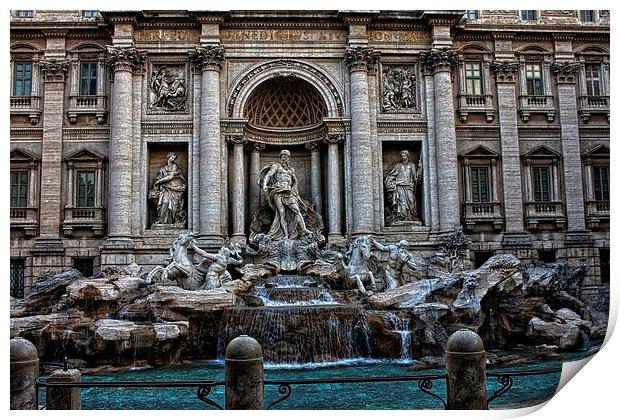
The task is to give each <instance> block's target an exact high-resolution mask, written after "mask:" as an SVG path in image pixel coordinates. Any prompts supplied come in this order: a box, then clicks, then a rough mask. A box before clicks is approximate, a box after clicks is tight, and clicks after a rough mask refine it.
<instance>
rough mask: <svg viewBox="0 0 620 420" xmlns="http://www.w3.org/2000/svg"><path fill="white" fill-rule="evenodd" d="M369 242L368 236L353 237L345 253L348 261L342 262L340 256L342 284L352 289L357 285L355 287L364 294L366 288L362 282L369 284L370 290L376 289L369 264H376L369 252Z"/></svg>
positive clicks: (342, 259)
mask: <svg viewBox="0 0 620 420" xmlns="http://www.w3.org/2000/svg"><path fill="white" fill-rule="evenodd" d="M370 250H371V242H370V238H368V236H360V237H359V238H355V239H354V240H353V242H352V243H351V245H349V250H348V251H347V253H346V257H347V259H348V260H349V263H348V264H347V263H345V262H344V258H342V256H341V258H340V260H341V261H342V266H343V267H344V271H345V279H344V284H345V286H346V287H347V288H348V289H353V288H354V287H355V286H357V289H358V290H359V291H360V292H361V293H363V294H366V288H365V287H364V283H366V284H368V285H369V286H370V289H371V290H376V289H377V286H376V284H375V276H374V274H373V270H372V269H371V268H372V267H371V265H376V261H374V257H373V256H372V255H371V253H370Z"/></svg>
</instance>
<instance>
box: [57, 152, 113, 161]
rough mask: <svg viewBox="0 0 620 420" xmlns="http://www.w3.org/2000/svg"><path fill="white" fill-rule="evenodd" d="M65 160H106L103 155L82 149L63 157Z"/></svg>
mask: <svg viewBox="0 0 620 420" xmlns="http://www.w3.org/2000/svg"><path fill="white" fill-rule="evenodd" d="M65 160H66V161H72V162H76V161H78V162H102V161H104V160H106V158H105V156H102V155H100V154H98V153H96V152H93V151H91V150H87V149H83V150H80V151H79V152H75V153H73V154H72V155H69V156H67V157H66V158H65Z"/></svg>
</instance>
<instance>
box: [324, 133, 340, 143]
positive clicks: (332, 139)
mask: <svg viewBox="0 0 620 420" xmlns="http://www.w3.org/2000/svg"><path fill="white" fill-rule="evenodd" d="M323 141H324V142H325V143H328V144H329V143H331V144H338V143H340V142H343V141H344V134H328V135H327V137H325V140H323Z"/></svg>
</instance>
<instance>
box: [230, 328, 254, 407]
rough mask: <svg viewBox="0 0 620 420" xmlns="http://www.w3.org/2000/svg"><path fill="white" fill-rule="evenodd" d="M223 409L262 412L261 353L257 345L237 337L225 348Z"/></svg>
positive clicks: (246, 337)
mask: <svg viewBox="0 0 620 420" xmlns="http://www.w3.org/2000/svg"><path fill="white" fill-rule="evenodd" d="M224 366H225V378H226V409H227V410H262V409H263V351H262V349H261V347H260V344H259V343H258V341H256V340H255V339H253V338H252V337H248V336H247V335H240V336H239V337H237V338H235V339H234V340H232V341H231V342H230V343H229V344H228V347H226V357H225V362H224Z"/></svg>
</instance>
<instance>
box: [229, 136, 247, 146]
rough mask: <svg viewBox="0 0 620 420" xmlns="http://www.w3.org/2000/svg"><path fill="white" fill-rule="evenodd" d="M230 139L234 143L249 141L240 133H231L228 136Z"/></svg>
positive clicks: (242, 143)
mask: <svg viewBox="0 0 620 420" xmlns="http://www.w3.org/2000/svg"><path fill="white" fill-rule="evenodd" d="M227 138H228V141H229V142H230V143H232V144H240V145H244V144H247V143H248V140H247V139H246V138H245V137H243V136H242V135H239V134H233V135H229V136H227Z"/></svg>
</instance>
